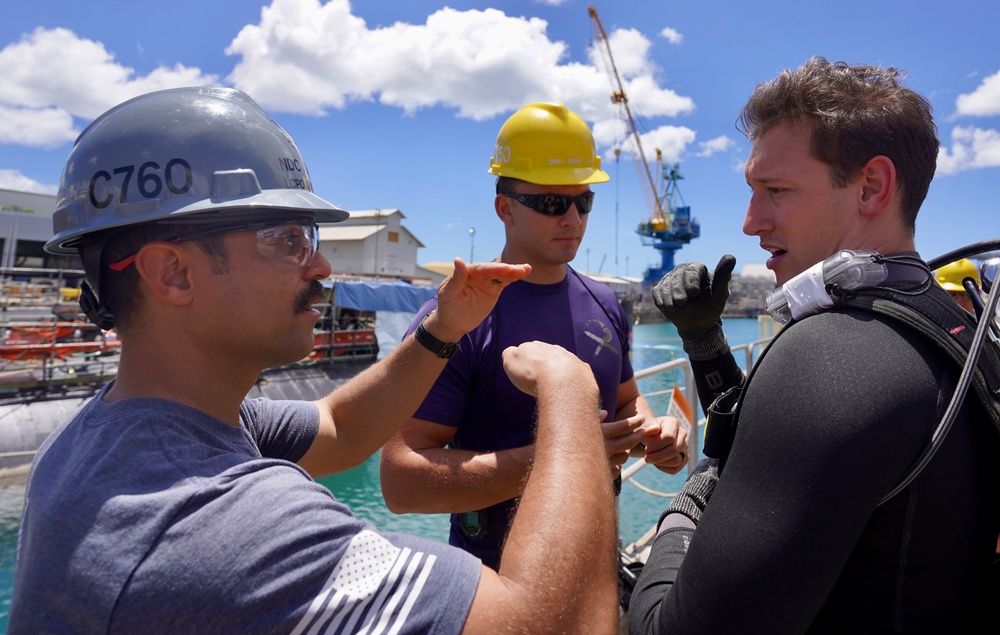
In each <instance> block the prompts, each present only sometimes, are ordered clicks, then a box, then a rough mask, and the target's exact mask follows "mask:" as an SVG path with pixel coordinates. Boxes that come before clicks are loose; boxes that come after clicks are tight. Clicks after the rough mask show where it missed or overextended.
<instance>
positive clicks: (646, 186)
mask: <svg viewBox="0 0 1000 635" xmlns="http://www.w3.org/2000/svg"><path fill="white" fill-rule="evenodd" d="M587 11H588V13H589V14H590V18H591V20H592V21H593V23H594V39H595V40H596V41H597V46H598V50H600V52H601V55H602V57H603V58H604V62H605V65H606V67H607V68H608V73H609V75H610V77H611V78H612V91H613V92H612V94H611V102H612V103H614V104H616V105H617V106H618V108H619V112H620V113H621V116H622V119H623V120H624V121H625V124H626V126H627V128H628V130H627V131H626V134H627V138H628V143H629V153H630V154H631V155H632V158H633V160H634V161H635V164H636V169H637V170H638V172H639V183H640V185H641V186H642V189H643V194H644V195H645V197H646V203H647V204H648V205H649V206H650V208H651V209H650V214H649V220H646V221H643V222H641V223H639V227H638V229H637V230H636V233H638V234H639V236H641V237H642V239H643V244H644V245H647V246H652V247H654V248H655V249H656V250H658V251H659V252H660V266H659V267H649V268H648V269H647V270H646V272H645V274H644V276H643V287H644V288H647V289H648V288H650V287H652V285H654V284H656V282H658V281H659V279H660V278H661V277H662V276H663V274H665V273H667V272H668V271H670V270H671V269H673V268H674V253H675V252H676V251H677V250H678V249H680V248H681V247H683V246H684V245H686V244H688V243H689V242H691V240H693V239H694V238H697V237H698V236H700V235H701V227H700V226H699V224H698V223H697V222H696V221H694V220H693V219H692V218H691V208H690V206H687V205H683V198H681V196H680V190H679V188H678V185H677V182H678V181H680V180H681V179H682V178H683V177H682V176H681V174H680V166H679V165H677V164H674V165H672V166H666V165H664V164H663V154H662V152H661V151H660V150H659V148H657V150H656V172H657V175H658V176H659V178H660V180H661V182H662V188H657V184H656V179H655V178H654V177H653V171H652V170H651V169H650V167H649V162H648V161H647V160H646V155H645V153H644V152H643V149H642V138H641V136H640V134H639V130H638V128H637V127H636V124H635V118H634V117H633V116H632V109H631V108H629V104H628V97H627V96H626V95H625V87H624V85H623V84H622V80H621V77H620V76H619V75H618V68H617V67H616V66H615V60H614V57H613V56H612V54H611V44H610V43H609V41H608V34H607V32H606V31H605V30H604V25H603V24H601V18H600V16H598V15H597V9H596V8H595V7H594V5H592V4H589V5H587ZM678 201H680V202H681V203H682V204H681V205H678V204H677V203H678Z"/></svg>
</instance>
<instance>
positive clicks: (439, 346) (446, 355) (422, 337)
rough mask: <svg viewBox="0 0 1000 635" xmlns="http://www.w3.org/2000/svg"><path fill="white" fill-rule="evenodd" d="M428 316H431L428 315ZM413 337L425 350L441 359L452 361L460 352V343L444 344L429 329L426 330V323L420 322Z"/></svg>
mask: <svg viewBox="0 0 1000 635" xmlns="http://www.w3.org/2000/svg"><path fill="white" fill-rule="evenodd" d="M427 315H430V313H428V314H427ZM427 315H425V316H424V320H426V319H427ZM413 337H415V338H417V341H418V342H420V343H421V344H422V345H423V347H424V348H426V349H427V350H429V351H430V352H432V353H434V354H435V355H437V356H438V357H440V358H441V359H451V358H452V357H453V356H454V355H455V353H457V352H458V342H447V343H446V342H442V341H441V340H439V339H438V338H436V337H434V336H433V335H431V334H430V333H429V332H428V331H427V329H425V328H424V321H423V320H421V321H420V325H419V326H417V330H416V331H414V332H413Z"/></svg>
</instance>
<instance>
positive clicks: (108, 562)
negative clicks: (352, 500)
mask: <svg viewBox="0 0 1000 635" xmlns="http://www.w3.org/2000/svg"><path fill="white" fill-rule="evenodd" d="M106 390H107V388H106V389H105V391H102V392H101V393H100V394H99V395H98V396H97V397H95V398H94V399H93V400H91V401H90V403H89V404H87V406H85V407H84V409H83V410H81V412H80V413H79V414H78V415H77V416H76V417H75V418H74V419H73V420H72V421H70V422H69V423H67V424H65V425H64V426H62V427H61V428H60V429H58V430H56V432H54V433H53V434H52V435H51V436H50V437H49V439H47V440H46V442H45V444H44V445H43V446H42V449H41V450H40V451H39V454H38V456H37V457H36V459H35V462H34V465H33V466H32V471H31V473H30V475H29V478H28V489H27V497H26V499H25V509H24V516H23V519H22V523H21V533H20V536H19V541H18V554H17V562H16V566H15V575H14V588H13V596H12V600H11V612H10V620H9V630H8V632H9V633H11V634H16V633H33V634H34V633H67V632H73V633H140V632H141V633H159V632H170V633H212V634H217V633H352V632H356V631H358V630H360V629H362V628H363V627H364V626H365V625H368V626H369V627H370V628H372V629H374V630H372V631H371V632H400V633H457V632H459V631H460V630H461V627H462V625H463V623H464V622H465V617H466V615H467V613H468V610H469V606H470V605H471V602H472V598H473V596H474V595H475V590H476V587H477V584H478V580H479V573H480V570H481V569H480V567H481V565H480V563H479V561H478V560H476V559H475V558H473V557H471V556H469V555H468V554H465V553H463V552H461V551H459V550H457V549H453V548H450V547H448V546H447V545H444V544H440V543H437V542H434V541H429V540H424V539H420V538H416V537H412V536H405V535H400V534H384V533H380V532H379V531H378V530H377V529H375V528H374V527H373V526H372V525H371V524H370V523H367V522H365V521H362V520H359V519H357V518H355V517H354V516H353V515H352V514H351V512H350V510H349V509H348V508H347V507H346V506H344V505H342V504H340V503H338V502H337V501H336V500H335V499H334V498H333V496H332V495H331V494H330V491H329V490H327V489H326V488H325V487H323V486H321V485H319V484H317V483H316V482H314V481H313V480H312V479H311V478H310V477H309V476H308V475H307V474H306V473H305V472H304V471H303V470H301V469H300V468H299V467H298V466H296V465H295V464H294V463H292V461H295V460H298V459H300V458H301V457H302V456H303V454H304V453H305V452H306V450H307V449H308V448H309V446H310V444H311V443H312V441H313V439H314V437H315V435H316V431H317V429H318V425H319V412H318V410H317V408H316V406H315V405H313V404H311V403H309V402H292V401H270V400H266V399H254V400H246V401H244V402H243V404H242V406H241V409H240V420H241V425H240V427H238V428H237V427H233V426H230V425H227V424H226V423H224V422H222V421H219V420H217V419H215V418H213V417H210V416H208V415H206V414H204V413H202V412H199V411H197V410H194V409H192V408H188V407H186V406H183V405H181V404H178V403H175V402H172V401H167V400H162V399H127V400H122V401H119V402H115V403H105V402H104V401H103V400H102V396H103V395H104V392H106ZM382 629H384V630H382Z"/></svg>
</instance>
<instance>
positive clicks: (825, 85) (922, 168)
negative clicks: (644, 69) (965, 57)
mask: <svg viewBox="0 0 1000 635" xmlns="http://www.w3.org/2000/svg"><path fill="white" fill-rule="evenodd" d="M905 75H906V74H905V72H904V71H900V70H897V69H895V68H891V67H890V68H885V69H883V68H881V67H877V66H864V65H854V66H852V65H848V64H847V63H845V62H833V63H831V62H828V61H827V60H826V59H824V58H822V57H814V58H812V59H810V60H809V61H807V62H806V63H805V64H803V65H802V66H800V67H799V68H798V69H796V70H794V71H792V70H785V71H783V72H782V73H780V74H779V75H778V76H777V77H775V78H774V79H772V80H771V81H769V82H765V83H762V84H760V85H758V86H757V88H756V89H754V91H753V94H752V95H751V96H750V99H749V100H748V101H747V103H746V105H745V106H744V107H743V111H742V112H741V113H740V117H739V121H738V127H739V128H740V130H741V131H742V132H743V133H744V134H745V135H746V136H747V138H748V139H750V140H751V141H754V140H756V139H758V138H760V137H761V136H762V135H764V134H765V133H767V132H769V131H770V130H772V129H774V128H775V127H777V126H779V125H781V124H784V123H792V122H796V121H803V122H806V123H808V124H810V125H812V138H811V147H810V150H811V152H812V155H813V156H814V157H816V158H817V159H819V160H820V161H822V162H823V163H826V164H827V165H829V166H830V180H831V183H832V184H833V186H834V187H838V188H842V187H846V186H847V184H848V183H849V182H850V181H851V180H852V179H854V178H856V177H857V176H858V175H859V174H860V172H861V169H862V168H863V167H864V165H865V163H867V162H868V160H869V159H871V158H872V157H875V156H879V155H884V156H886V157H888V158H889V160H891V161H892V163H893V165H894V166H895V168H896V174H897V182H898V183H899V188H900V189H901V190H902V215H903V220H904V222H905V223H906V224H907V226H908V227H909V228H910V231H911V232H912V231H913V229H914V227H915V225H916V220H917V212H918V211H919V210H920V205H921V204H922V203H923V202H924V198H926V196H927V190H928V188H929V187H930V183H931V180H932V179H933V178H934V170H935V168H936V166H937V155H938V147H939V145H940V144H939V142H938V139H937V126H935V125H934V118H933V116H932V114H931V105H930V103H929V102H928V101H927V99H925V98H924V97H923V96H922V95H920V94H919V93H917V92H915V91H913V90H911V89H909V88H905V87H904V86H902V84H901V80H902V79H903V78H904V77H905Z"/></svg>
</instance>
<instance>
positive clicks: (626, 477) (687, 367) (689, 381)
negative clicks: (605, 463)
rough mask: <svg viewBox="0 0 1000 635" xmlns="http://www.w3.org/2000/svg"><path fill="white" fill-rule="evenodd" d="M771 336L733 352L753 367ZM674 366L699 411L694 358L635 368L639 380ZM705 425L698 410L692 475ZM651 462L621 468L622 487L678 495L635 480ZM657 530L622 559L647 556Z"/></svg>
mask: <svg viewBox="0 0 1000 635" xmlns="http://www.w3.org/2000/svg"><path fill="white" fill-rule="evenodd" d="M772 339H773V336H771V337H765V338H763V339H759V340H755V341H753V342H750V343H748V344H740V345H737V346H733V347H732V352H733V355H734V356H736V357H737V359H739V356H740V354H742V356H743V368H744V369H746V370H749V369H750V368H753V364H754V362H755V361H756V360H757V358H758V357H760V353H761V351H763V349H764V347H765V346H766V345H767V344H768V343H770V341H771V340H772ZM675 369H681V370H682V372H683V374H684V383H683V388H682V392H683V393H684V397H685V398H686V399H687V400H688V403H690V404H691V407H692V408H693V409H694V411H695V413H698V412H699V405H700V404H699V401H698V388H697V386H696V385H695V382H694V371H693V370H692V369H691V362H689V361H688V359H687V358H681V359H674V360H671V361H669V362H664V363H663V364H657V365H655V366H650V367H649V368H643V369H640V370H637V371H635V378H636V380H637V381H638V380H641V379H646V378H649V377H653V376H655V375H659V374H662V373H665V372H668V371H673V370H675ZM672 391H673V387H671V388H670V389H667V390H660V391H655V392H649V393H643V396H644V397H646V398H647V399H648V398H650V397H655V396H658V395H666V394H667V393H669V392H672ZM704 425H705V418H704V417H698V416H697V414H696V415H695V421H693V422H692V428H694V429H693V430H689V431H688V456H689V457H690V459H689V460H688V465H687V473H688V475H689V476H690V474H691V473H692V472H693V471H694V468H695V466H696V465H697V463H698V459H699V458H700V456H701V448H700V445H701V433H700V432H701V429H702V428H703V427H704ZM648 465H649V464H648V463H646V462H645V461H641V460H640V461H633V462H632V463H631V464H630V465H627V466H626V467H625V468H624V469H623V470H622V487H624V486H625V484H626V483H629V484H631V485H633V486H634V487H636V488H638V489H640V490H641V491H643V492H645V493H647V494H650V495H653V496H659V497H663V498H671V499H672V498H673V497H674V496H676V495H677V492H659V491H656V490H652V489H650V488H647V487H645V486H644V485H642V484H640V483H639V482H638V481H636V480H635V475H636V474H637V473H639V472H640V471H641V470H642V469H643V468H645V467H647V466H648ZM655 534H656V527H655V525H654V526H653V527H651V528H650V529H649V530H648V531H647V532H646V533H644V534H643V535H642V536H641V537H640V538H639V539H638V540H636V541H635V542H633V543H630V544H628V545H626V546H625V547H624V548H622V550H621V555H622V559H623V561H626V562H635V561H637V560H639V559H640V557H644V554H642V552H643V550H644V549H645V548H646V547H647V546H648V544H649V542H650V541H651V540H652V539H653V537H654V536H655Z"/></svg>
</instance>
